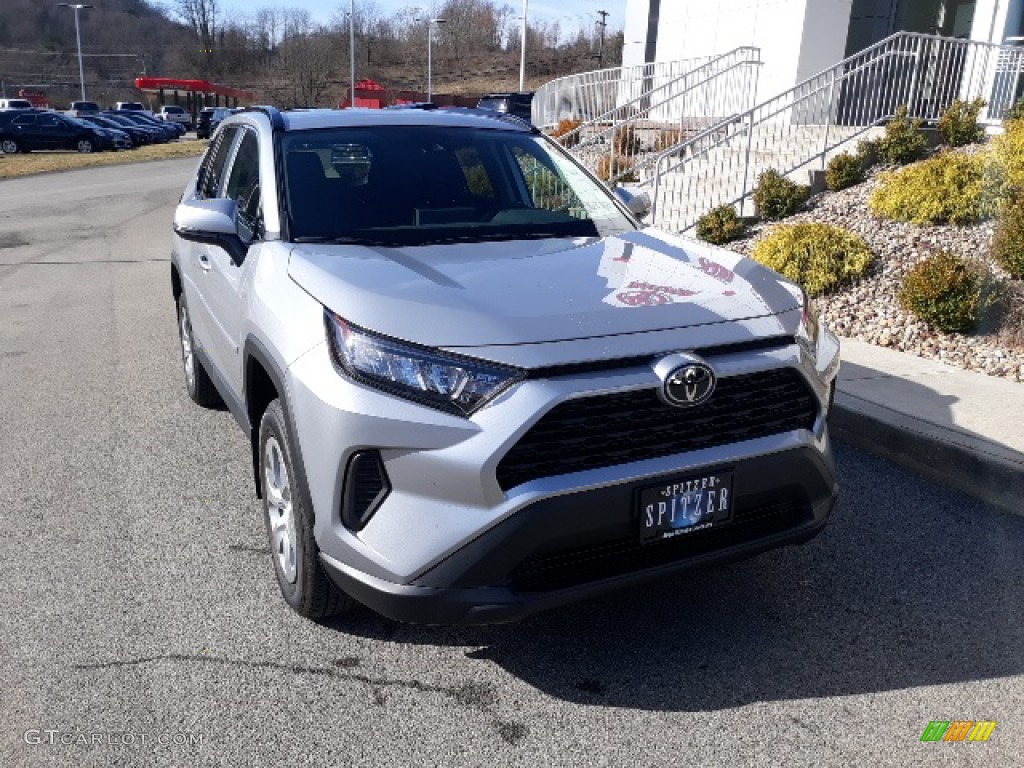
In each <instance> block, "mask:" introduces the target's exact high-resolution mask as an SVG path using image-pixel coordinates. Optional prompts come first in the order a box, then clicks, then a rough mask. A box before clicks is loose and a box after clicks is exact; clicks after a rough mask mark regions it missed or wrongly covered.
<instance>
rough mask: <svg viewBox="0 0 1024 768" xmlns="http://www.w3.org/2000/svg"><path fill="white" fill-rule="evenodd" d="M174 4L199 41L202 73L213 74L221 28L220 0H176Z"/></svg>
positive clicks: (207, 75)
mask: <svg viewBox="0 0 1024 768" xmlns="http://www.w3.org/2000/svg"><path fill="white" fill-rule="evenodd" d="M174 5H175V9H176V10H177V12H178V15H179V16H180V17H181V18H182V20H183V21H184V22H185V23H186V24H188V25H189V26H190V27H192V31H193V32H194V33H195V36H196V39H197V40H198V41H199V50H198V57H197V60H198V64H199V69H200V72H201V74H202V75H203V76H205V77H210V76H212V74H213V72H214V71H215V69H216V66H215V62H216V45H217V42H218V39H217V33H218V31H219V29H220V6H219V5H218V0H174Z"/></svg>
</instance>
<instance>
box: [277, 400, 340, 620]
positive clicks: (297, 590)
mask: <svg viewBox="0 0 1024 768" xmlns="http://www.w3.org/2000/svg"><path fill="white" fill-rule="evenodd" d="M294 455H295V454H294V453H293V451H292V447H291V442H290V441H289V440H288V430H287V427H286V425H285V417H284V409H283V408H282V407H281V401H280V400H274V401H273V402H271V403H270V405H268V406H267V410H265V411H264V412H263V418H262V420H261V421H260V435H259V457H260V468H259V469H260V486H261V488H262V492H263V493H262V495H263V521H264V524H265V525H266V529H267V541H268V542H269V543H270V559H271V561H272V563H273V566H274V575H275V576H276V577H277V585H278V587H280V589H281V595H282V597H284V600H285V602H286V603H288V605H290V606H291V608H292V610H294V611H295V612H296V613H297V614H299V615H300V616H303V617H305V618H307V619H314V620H317V619H325V618H328V617H330V616H336V615H337V614H339V613H344V612H345V611H348V610H351V609H352V608H353V607H355V605H356V602H355V600H353V599H352V598H351V597H349V596H348V595H346V594H344V593H343V592H341V591H340V590H339V589H338V588H337V587H335V586H334V584H333V583H332V582H331V580H330V579H329V578H328V576H327V574H326V573H324V569H323V566H321V565H320V548H319V547H318V546H317V545H316V539H315V538H314V536H313V513H312V510H308V509H306V507H305V504H304V503H303V501H302V494H301V493H299V492H298V485H297V484H296V477H297V475H296V472H295V461H294V458H293V457H294Z"/></svg>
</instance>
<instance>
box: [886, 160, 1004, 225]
mask: <svg viewBox="0 0 1024 768" xmlns="http://www.w3.org/2000/svg"><path fill="white" fill-rule="evenodd" d="M985 165H986V163H985V158H984V157H982V156H978V155H973V156H972V155H966V154H964V153H962V152H943V153H942V154H939V155H935V156H934V157H931V158H929V159H928V160H925V161H923V162H920V163H916V164H915V165H912V166H909V167H907V168H901V169H900V170H898V171H893V172H891V173H887V174H884V175H883V176H882V182H881V184H879V185H878V187H877V188H876V189H875V191H874V192H872V193H871V197H870V198H869V199H868V208H870V209H871V212H872V213H873V214H875V215H876V216H882V217H884V218H887V219H895V220H897V221H912V222H914V223H915V224H968V223H970V222H974V221H978V220H980V219H984V218H987V217H989V216H991V215H992V214H993V213H995V193H996V190H995V188H994V187H993V182H992V179H991V178H990V176H989V175H988V174H987V173H986V168H985Z"/></svg>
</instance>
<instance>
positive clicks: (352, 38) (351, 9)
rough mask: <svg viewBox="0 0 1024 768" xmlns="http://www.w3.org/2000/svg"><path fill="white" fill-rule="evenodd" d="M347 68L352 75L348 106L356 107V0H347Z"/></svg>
mask: <svg viewBox="0 0 1024 768" xmlns="http://www.w3.org/2000/svg"><path fill="white" fill-rule="evenodd" d="M348 66H349V72H350V73H351V75H352V90H351V91H350V92H349V96H348V100H349V104H348V105H349V106H350V107H354V106H355V105H356V0H348Z"/></svg>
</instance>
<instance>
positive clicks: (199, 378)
mask: <svg viewBox="0 0 1024 768" xmlns="http://www.w3.org/2000/svg"><path fill="white" fill-rule="evenodd" d="M178 338H179V341H180V342H181V365H182V369H183V370H184V372H185V389H186V390H187V391H188V396H189V397H190V398H192V401H193V402H194V403H196V404H197V405H201V406H203V407H204V408H213V407H216V406H218V405H220V403H221V399H220V395H219V394H218V393H217V388H216V387H215V386H214V385H213V380H212V379H211V378H210V375H209V374H208V373H207V372H206V369H205V368H203V364H202V363H201V362H199V358H198V357H197V356H196V343H195V337H194V336H193V335H192V318H191V317H190V316H189V313H188V304H186V303H185V294H184V293H183V294H181V296H179V297H178Z"/></svg>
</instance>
